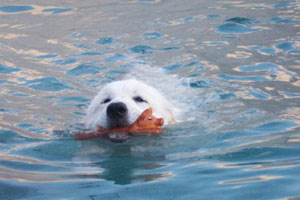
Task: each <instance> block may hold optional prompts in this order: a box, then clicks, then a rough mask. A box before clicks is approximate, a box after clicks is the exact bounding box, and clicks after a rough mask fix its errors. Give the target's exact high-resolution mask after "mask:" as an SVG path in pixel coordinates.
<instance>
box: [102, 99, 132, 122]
mask: <svg viewBox="0 0 300 200" xmlns="http://www.w3.org/2000/svg"><path fill="white" fill-rule="evenodd" d="M127 111H128V110H127V106H126V105H125V104H124V103H122V102H117V103H111V104H109V106H108V107H107V111H106V112H107V115H108V117H109V118H111V119H123V118H125V117H126V115H127Z"/></svg>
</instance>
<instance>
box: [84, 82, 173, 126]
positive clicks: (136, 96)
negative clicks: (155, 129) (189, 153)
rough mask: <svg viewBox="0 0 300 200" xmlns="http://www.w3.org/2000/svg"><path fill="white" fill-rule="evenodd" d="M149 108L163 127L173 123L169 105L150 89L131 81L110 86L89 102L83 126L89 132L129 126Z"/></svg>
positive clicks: (147, 86) (156, 92)
mask: <svg viewBox="0 0 300 200" xmlns="http://www.w3.org/2000/svg"><path fill="white" fill-rule="evenodd" d="M150 107H151V108H152V110H153V113H154V115H155V116H157V117H162V118H163V119H164V121H165V122H166V123H168V122H169V123H170V122H173V121H175V118H174V115H173V111H172V108H171V106H170V104H169V103H168V101H167V100H166V98H165V97H163V96H162V95H161V94H160V93H159V92H158V91H157V90H156V89H154V88H153V87H151V86H149V85H147V84H145V83H142V82H140V81H137V80H133V79H130V80H123V81H116V82H112V83H110V84H108V85H106V86H104V87H103V88H102V89H101V90H100V92H99V93H98V95H97V96H96V97H95V98H94V99H93V100H92V102H91V104H90V106H89V108H88V110H87V114H86V118H85V124H86V127H87V128H90V129H93V128H96V127H97V126H101V127H103V128H116V127H125V126H129V125H131V124H133V123H134V122H135V121H136V120H137V118H138V117H139V116H140V115H141V113H142V112H143V111H144V110H146V109H147V108H150Z"/></svg>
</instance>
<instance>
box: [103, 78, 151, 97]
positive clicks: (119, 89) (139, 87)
mask: <svg viewBox="0 0 300 200" xmlns="http://www.w3.org/2000/svg"><path fill="white" fill-rule="evenodd" d="M146 90H147V86H146V85H144V84H141V83H140V82H138V81H116V82H113V83H110V84H108V85H106V86H105V87H104V88H103V89H102V90H101V92H102V94H103V95H106V96H110V97H115V96H134V95H142V94H143V93H144V91H146Z"/></svg>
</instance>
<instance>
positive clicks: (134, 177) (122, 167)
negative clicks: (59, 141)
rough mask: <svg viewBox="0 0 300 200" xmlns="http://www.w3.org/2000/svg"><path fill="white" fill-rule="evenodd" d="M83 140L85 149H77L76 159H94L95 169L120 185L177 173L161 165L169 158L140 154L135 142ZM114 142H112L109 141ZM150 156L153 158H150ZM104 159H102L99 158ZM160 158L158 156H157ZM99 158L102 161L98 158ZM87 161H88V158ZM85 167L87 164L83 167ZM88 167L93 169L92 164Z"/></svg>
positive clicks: (101, 176)
mask: <svg viewBox="0 0 300 200" xmlns="http://www.w3.org/2000/svg"><path fill="white" fill-rule="evenodd" d="M88 143H89V144H88V145H86V144H83V149H80V151H84V153H82V152H77V153H78V154H77V153H76V156H75V157H74V159H75V160H76V161H79V160H83V161H84V160H90V161H88V162H90V163H91V166H92V168H91V169H92V170H93V171H94V170H96V171H97V169H98V171H99V172H100V171H101V173H99V174H98V175H99V177H100V178H101V179H104V180H107V181H112V182H113V183H114V184H117V185H127V184H132V183H138V182H149V181H158V180H166V179H169V178H170V177H173V176H174V175H173V173H172V172H171V171H165V170H162V169H161V168H164V167H166V165H164V164H161V163H163V162H164V161H165V157H164V156H159V157H155V156H154V157H152V158H151V155H148V156H147V155H144V156H138V155H137V154H136V153H134V152H133V148H135V147H134V146H132V145H131V144H114V143H111V144H106V145H103V142H101V144H100V146H99V142H88ZM108 143H110V142H108ZM149 158H151V159H150V160H149ZM99 159H100V160H99ZM157 159H158V160H157ZM97 160H99V161H97ZM84 162H86V161H84ZM80 169H83V170H85V168H80ZM86 169H89V168H88V167H87V168H86Z"/></svg>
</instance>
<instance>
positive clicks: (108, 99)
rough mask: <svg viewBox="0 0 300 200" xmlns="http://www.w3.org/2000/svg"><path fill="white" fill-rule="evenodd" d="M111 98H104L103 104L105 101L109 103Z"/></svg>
mask: <svg viewBox="0 0 300 200" xmlns="http://www.w3.org/2000/svg"><path fill="white" fill-rule="evenodd" d="M110 100H111V99H110V98H106V99H104V101H102V104H104V103H108V102H110Z"/></svg>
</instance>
